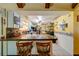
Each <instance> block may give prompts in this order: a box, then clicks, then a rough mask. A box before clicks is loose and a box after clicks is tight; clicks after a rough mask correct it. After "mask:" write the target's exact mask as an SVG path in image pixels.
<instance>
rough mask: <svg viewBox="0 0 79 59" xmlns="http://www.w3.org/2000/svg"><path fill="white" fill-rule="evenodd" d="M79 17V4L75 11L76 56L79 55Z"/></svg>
mask: <svg viewBox="0 0 79 59" xmlns="http://www.w3.org/2000/svg"><path fill="white" fill-rule="evenodd" d="M77 15H79V4H78V5H77V6H76V7H75V9H74V54H75V55H79V22H77Z"/></svg>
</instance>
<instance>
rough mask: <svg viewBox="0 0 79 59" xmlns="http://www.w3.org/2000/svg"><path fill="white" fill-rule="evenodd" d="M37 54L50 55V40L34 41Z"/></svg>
mask: <svg viewBox="0 0 79 59" xmlns="http://www.w3.org/2000/svg"><path fill="white" fill-rule="evenodd" d="M36 46H37V52H38V54H39V56H50V42H36Z"/></svg>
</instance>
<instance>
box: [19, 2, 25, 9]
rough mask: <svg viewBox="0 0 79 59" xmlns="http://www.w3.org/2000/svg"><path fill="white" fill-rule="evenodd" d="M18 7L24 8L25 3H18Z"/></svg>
mask: <svg viewBox="0 0 79 59" xmlns="http://www.w3.org/2000/svg"><path fill="white" fill-rule="evenodd" d="M17 6H18V8H23V7H24V6H25V3H17Z"/></svg>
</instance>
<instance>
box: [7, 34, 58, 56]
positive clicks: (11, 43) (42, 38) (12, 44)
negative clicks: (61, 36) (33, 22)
mask: <svg viewBox="0 0 79 59" xmlns="http://www.w3.org/2000/svg"><path fill="white" fill-rule="evenodd" d="M6 40H7V42H8V53H7V54H8V55H9V56H10V55H17V48H16V47H17V46H16V43H17V42H30V41H31V42H33V48H32V51H31V54H32V55H38V53H37V48H36V42H50V55H53V51H52V44H53V43H55V42H54V40H55V41H56V40H57V38H56V37H54V36H51V35H48V34H26V35H21V36H19V37H13V38H7V39H6ZM11 48H15V49H14V50H11ZM10 51H14V52H10Z"/></svg>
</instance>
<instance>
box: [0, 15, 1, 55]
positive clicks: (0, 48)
mask: <svg viewBox="0 0 79 59" xmlns="http://www.w3.org/2000/svg"><path fill="white" fill-rule="evenodd" d="M0 36H1V15H0ZM0 56H1V41H0Z"/></svg>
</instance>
